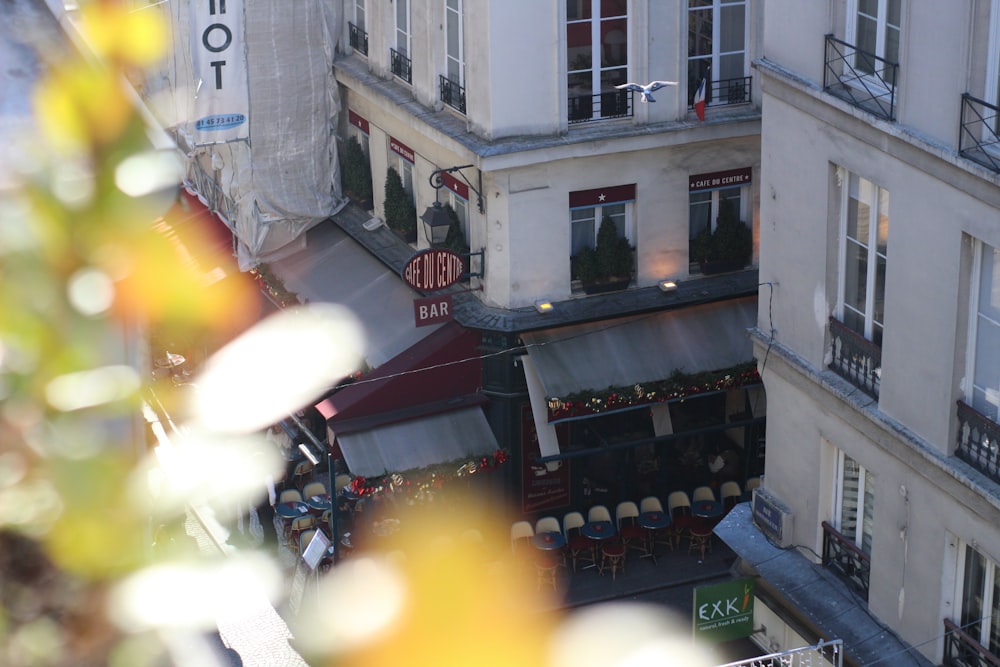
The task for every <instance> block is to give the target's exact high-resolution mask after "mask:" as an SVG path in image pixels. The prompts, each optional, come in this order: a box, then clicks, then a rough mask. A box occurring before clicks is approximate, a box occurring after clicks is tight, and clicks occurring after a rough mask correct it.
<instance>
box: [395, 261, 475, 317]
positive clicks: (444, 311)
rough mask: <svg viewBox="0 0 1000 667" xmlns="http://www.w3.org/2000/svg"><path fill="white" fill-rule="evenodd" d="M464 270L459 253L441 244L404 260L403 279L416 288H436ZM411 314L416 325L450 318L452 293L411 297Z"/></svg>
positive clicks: (422, 290)
mask: <svg viewBox="0 0 1000 667" xmlns="http://www.w3.org/2000/svg"><path fill="white" fill-rule="evenodd" d="M464 273H465V260H463V259H462V256H461V255H458V254H457V253H454V252H452V251H451V250H446V249H444V248H429V249H427V250H422V251H421V252H418V253H417V254H415V255H414V256H413V257H411V258H410V259H409V261H408V262H406V266H404V267H403V280H404V281H406V284H407V285H409V286H410V287H412V288H413V289H415V290H419V291H421V292H436V291H438V290H442V289H444V288H446V287H450V286H451V285H454V284H455V283H457V282H458V281H459V279H460V278H461V277H462V275H463V274H464ZM413 318H414V321H415V324H416V326H418V327H422V326H427V325H429V324H437V323H438V322H447V321H448V320H450V319H452V310H451V295H450V294H442V295H439V296H430V297H425V298H422V299H414V300H413Z"/></svg>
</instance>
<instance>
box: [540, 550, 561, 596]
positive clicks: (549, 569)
mask: <svg viewBox="0 0 1000 667" xmlns="http://www.w3.org/2000/svg"><path fill="white" fill-rule="evenodd" d="M559 565H560V562H559V559H558V558H555V557H554V556H550V555H548V554H540V555H538V556H536V557H535V576H536V579H535V582H536V583H535V585H536V587H537V588H538V590H541V589H542V587H543V586H544V587H549V586H551V587H552V590H556V589H557V588H558V582H557V580H556V572H558V570H559Z"/></svg>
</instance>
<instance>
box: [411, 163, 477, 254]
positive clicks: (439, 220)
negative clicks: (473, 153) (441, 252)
mask: <svg viewBox="0 0 1000 667" xmlns="http://www.w3.org/2000/svg"><path fill="white" fill-rule="evenodd" d="M472 166H475V165H471V164H463V165H461V166H458V167H447V168H445V169H435V170H434V171H432V172H431V175H430V177H429V178H428V179H427V180H428V181H429V182H430V184H431V187H432V188H434V203H433V204H432V205H430V206H428V207H427V210H426V211H424V213H423V215H421V216H420V220H421V221H422V222H423V223H424V232H425V233H426V235H427V240H428V241H429V242H430V244H431V245H438V244H440V243H444V242H445V240H447V238H448V230H449V229H450V228H451V217H450V216H449V215H448V212H447V211H445V210H444V206H442V205H441V201H440V200H439V199H438V196H439V195H440V191H441V188H442V187H443V186H444V174H452V173H455V172H458V174H459V176H461V177H462V179H463V180H464V181H465V183H466V185H468V187H469V189H470V190H472V191H473V192H474V193H476V205H477V207H478V208H479V212H480V213H485V212H486V206H485V204H484V202H483V192H482V191H483V173H482V172H479V188H478V189H477V188H476V187H475V186H473V185H472V183H470V182H469V179H468V178H466V176H465V174H463V173H462V170H463V169H468V168H469V167H472Z"/></svg>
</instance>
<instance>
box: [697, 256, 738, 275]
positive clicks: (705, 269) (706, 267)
mask: <svg viewBox="0 0 1000 667" xmlns="http://www.w3.org/2000/svg"><path fill="white" fill-rule="evenodd" d="M748 263H749V260H748V259H717V260H713V261H708V262H699V265H700V266H701V272H702V273H703V274H705V275H706V276H710V275H712V274H715V273H731V272H733V271H739V270H740V269H742V268H743V267H745V266H746V265H747V264H748Z"/></svg>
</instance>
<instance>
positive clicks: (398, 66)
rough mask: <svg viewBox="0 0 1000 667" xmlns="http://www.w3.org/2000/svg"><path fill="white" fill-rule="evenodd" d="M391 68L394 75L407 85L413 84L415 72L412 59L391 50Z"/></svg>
mask: <svg viewBox="0 0 1000 667" xmlns="http://www.w3.org/2000/svg"><path fill="white" fill-rule="evenodd" d="M389 66H390V67H391V68H392V73H393V74H394V75H396V76H398V77H399V78H400V79H402V80H403V81H405V82H406V83H413V71H412V69H411V62H410V59H409V58H407V57H406V56H405V55H404V54H402V53H400V52H399V51H397V50H396V49H393V48H390V49H389Z"/></svg>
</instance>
